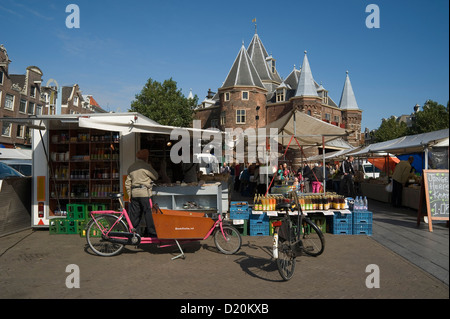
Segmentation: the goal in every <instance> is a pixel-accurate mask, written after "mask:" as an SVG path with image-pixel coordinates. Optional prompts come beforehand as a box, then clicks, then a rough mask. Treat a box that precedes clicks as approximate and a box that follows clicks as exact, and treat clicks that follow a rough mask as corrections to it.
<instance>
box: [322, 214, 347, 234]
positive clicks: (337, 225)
mask: <svg viewBox="0 0 450 319" xmlns="http://www.w3.org/2000/svg"><path fill="white" fill-rule="evenodd" d="M326 223H327V226H328V228H329V231H330V233H332V234H334V235H351V234H352V214H341V213H340V212H335V213H334V215H333V216H327V221H326Z"/></svg>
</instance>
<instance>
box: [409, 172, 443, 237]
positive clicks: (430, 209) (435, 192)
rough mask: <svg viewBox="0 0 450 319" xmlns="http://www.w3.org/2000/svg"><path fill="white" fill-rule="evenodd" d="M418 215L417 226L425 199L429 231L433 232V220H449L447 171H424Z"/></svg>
mask: <svg viewBox="0 0 450 319" xmlns="http://www.w3.org/2000/svg"><path fill="white" fill-rule="evenodd" d="M421 188H422V189H421V196H420V197H421V198H420V204H419V214H418V218H417V224H418V225H419V224H420V217H421V216H422V207H423V206H424V205H423V204H425V203H424V201H423V199H424V198H425V200H426V211H427V215H428V224H429V226H428V227H429V230H430V231H433V226H432V221H433V220H447V221H448V220H449V191H448V189H449V174H448V170H424V171H423V179H422V187H421Z"/></svg>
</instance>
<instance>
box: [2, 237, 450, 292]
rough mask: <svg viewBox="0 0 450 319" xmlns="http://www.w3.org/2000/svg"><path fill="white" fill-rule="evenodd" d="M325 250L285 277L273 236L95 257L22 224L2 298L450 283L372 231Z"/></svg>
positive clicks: (408, 288) (330, 243)
mask: <svg viewBox="0 0 450 319" xmlns="http://www.w3.org/2000/svg"><path fill="white" fill-rule="evenodd" d="M325 238H326V248H325V252H324V253H323V254H322V255H321V256H319V257H308V256H301V257H299V258H298V259H297V269H296V273H295V275H294V278H292V279H291V280H290V281H288V282H283V281H282V280H281V277H280V275H279V273H278V270H277V267H276V264H275V262H274V260H273V258H272V257H271V245H272V238H271V237H250V236H245V237H243V245H242V248H241V250H240V251H239V252H238V253H237V254H235V255H230V256H228V255H223V254H221V253H219V252H218V251H217V249H216V247H215V245H214V242H213V240H212V239H208V240H205V241H201V242H197V243H191V244H187V245H184V246H183V247H184V249H185V253H186V259H177V260H171V258H172V257H173V256H175V255H176V254H177V253H176V249H175V248H174V247H170V248H157V247H156V246H154V245H147V246H145V245H143V246H141V247H138V248H135V247H128V248H127V249H125V250H124V252H123V253H122V254H120V255H118V256H115V257H99V256H96V255H94V254H93V253H92V252H91V250H90V249H89V248H87V245H86V240H85V239H84V238H81V237H79V236H78V235H50V234H49V232H48V231H45V230H34V231H33V230H26V231H22V232H19V233H16V234H12V235H9V236H6V237H3V238H1V239H0V298H14V299H16V298H19V299H22V298H51V299H53V298H56V299H64V298H68V299H70V298H89V299H92V298H162V299H168V298H171V299H172V298H176V299H191V298H193V299H212V298H216V299H227V298H232V299H278V298H292V299H302V298H309V299H313V298H319V299H328V298H332V299H356V298H358V299H360V298H363V299H372V298H384V299H391V298H395V299H398V298H401V299H416V298H418V299H429V298H431V299H441V298H445V299H448V298H449V290H448V286H447V285H446V284H444V283H443V282H442V281H440V280H438V279H436V278H435V277H433V276H431V275H430V274H428V273H427V272H425V271H423V270H422V269H420V268H419V267H417V266H415V265H413V264H412V263H410V262H409V261H407V260H406V259H404V258H402V257H400V256H399V255H397V254H395V253H393V252H392V251H391V250H389V249H387V248H385V247H384V246H382V245H381V244H379V243H378V242H376V241H375V240H373V239H372V238H371V237H367V236H351V235H350V236H347V235H332V234H325ZM71 264H75V265H77V266H78V267H79V271H80V288H72V289H69V288H67V286H66V279H67V277H68V276H70V275H72V273H71V272H70V271H69V272H66V267H67V266H68V265H71ZM373 264H374V265H377V266H378V268H379V275H380V277H379V278H380V281H379V282H380V287H379V288H371V289H370V288H367V286H366V279H367V277H368V276H371V275H373V273H372V272H366V267H367V266H368V265H373Z"/></svg>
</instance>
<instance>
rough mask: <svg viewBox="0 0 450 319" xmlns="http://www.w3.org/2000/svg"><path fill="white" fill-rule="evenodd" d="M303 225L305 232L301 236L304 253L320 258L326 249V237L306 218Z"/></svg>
mask: <svg viewBox="0 0 450 319" xmlns="http://www.w3.org/2000/svg"><path fill="white" fill-rule="evenodd" d="M303 223H304V227H303V230H304V231H303V234H302V236H301V239H302V245H303V251H304V252H305V254H307V255H310V256H314V257H315V256H319V255H320V254H322V253H323V251H324V249H325V237H324V236H323V233H322V231H321V230H320V228H319V227H318V226H317V225H316V224H314V223H313V222H312V221H311V220H310V219H308V218H305V219H304V220H303ZM305 224H306V225H305ZM305 226H306V227H305Z"/></svg>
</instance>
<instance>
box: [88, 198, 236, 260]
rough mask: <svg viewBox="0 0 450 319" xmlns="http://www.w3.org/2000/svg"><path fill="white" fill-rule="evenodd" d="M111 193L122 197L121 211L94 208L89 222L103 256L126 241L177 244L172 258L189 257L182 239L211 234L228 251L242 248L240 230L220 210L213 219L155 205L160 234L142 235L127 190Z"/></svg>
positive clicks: (90, 242)
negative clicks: (129, 208)
mask: <svg viewBox="0 0 450 319" xmlns="http://www.w3.org/2000/svg"><path fill="white" fill-rule="evenodd" d="M110 196H111V197H112V198H117V199H118V200H119V203H120V206H121V211H120V212H116V211H113V210H104V211H92V212H91V213H90V215H91V217H92V220H91V221H90V222H89V223H88V224H87V226H86V240H87V243H88V245H89V247H90V248H91V249H92V250H93V251H94V252H95V253H96V254H97V255H99V256H106V257H109V256H115V255H117V254H119V253H120V252H122V250H123V248H124V247H125V245H135V246H137V245H139V244H157V245H159V247H160V248H162V247H169V246H174V245H177V246H178V249H179V250H180V254H179V255H178V256H175V257H173V258H172V259H176V258H179V257H182V258H185V255H184V252H183V250H182V248H181V246H180V242H181V243H187V242H193V241H199V240H205V239H207V238H209V236H211V235H213V237H214V243H215V245H216V247H217V248H218V249H219V251H220V252H222V253H224V254H227V255H231V254H234V253H236V252H237V251H239V249H240V248H241V244H242V238H241V235H240V233H239V231H238V230H237V229H236V228H234V227H233V226H231V225H227V224H224V222H223V219H222V216H221V214H220V213H219V214H218V218H217V219H212V218H209V217H205V214H203V213H197V212H189V211H174V210H164V209H159V207H158V206H157V205H155V206H154V207H153V220H154V222H155V228H156V232H157V234H158V237H141V236H140V235H139V234H137V233H136V232H134V231H132V230H133V229H134V225H132V223H131V220H130V217H129V216H128V213H127V211H126V209H125V207H124V205H123V201H122V196H123V194H122V193H117V194H110Z"/></svg>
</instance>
